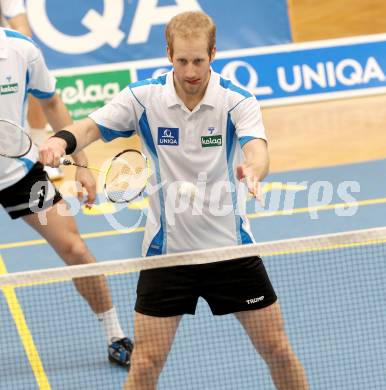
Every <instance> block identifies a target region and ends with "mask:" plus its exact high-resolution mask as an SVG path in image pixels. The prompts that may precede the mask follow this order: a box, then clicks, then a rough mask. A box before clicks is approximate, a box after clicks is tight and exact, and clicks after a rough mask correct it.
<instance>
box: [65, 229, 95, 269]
mask: <svg viewBox="0 0 386 390" xmlns="http://www.w3.org/2000/svg"><path fill="white" fill-rule="evenodd" d="M63 257H64V259H65V261H66V263H67V264H69V265H75V264H87V263H92V262H93V260H92V257H91V256H90V252H89V250H88V248H87V246H86V244H85V243H84V242H83V240H82V239H81V238H80V237H78V236H75V237H71V238H69V239H68V240H67V241H66V243H65V244H64V246H63Z"/></svg>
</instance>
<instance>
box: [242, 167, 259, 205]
mask: <svg viewBox="0 0 386 390" xmlns="http://www.w3.org/2000/svg"><path fill="white" fill-rule="evenodd" d="M236 177H237V179H238V180H240V181H244V182H245V184H246V185H247V188H248V191H249V193H250V194H251V195H252V196H253V197H254V198H256V200H257V201H258V202H259V203H260V205H261V206H262V207H264V198H263V191H262V187H261V182H260V181H259V176H258V171H257V170H256V169H255V167H254V165H253V164H248V163H246V164H240V165H238V166H237V167H236Z"/></svg>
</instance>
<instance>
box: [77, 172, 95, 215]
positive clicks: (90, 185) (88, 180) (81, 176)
mask: <svg viewBox="0 0 386 390" xmlns="http://www.w3.org/2000/svg"><path fill="white" fill-rule="evenodd" d="M75 180H76V181H77V183H80V188H79V187H78V188H77V192H78V194H77V196H78V199H79V201H80V202H82V201H83V189H85V190H86V192H87V200H86V207H88V208H91V205H92V204H93V203H94V202H95V198H96V182H95V179H94V176H93V175H92V173H91V172H90V171H89V170H88V169H84V168H77V169H76V174H75Z"/></svg>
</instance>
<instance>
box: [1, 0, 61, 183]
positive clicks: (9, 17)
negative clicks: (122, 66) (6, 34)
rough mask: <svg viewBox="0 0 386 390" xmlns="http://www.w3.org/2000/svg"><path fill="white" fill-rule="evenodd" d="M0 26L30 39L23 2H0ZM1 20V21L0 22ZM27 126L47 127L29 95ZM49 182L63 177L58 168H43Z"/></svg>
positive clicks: (36, 103)
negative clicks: (0, 15)
mask: <svg viewBox="0 0 386 390" xmlns="http://www.w3.org/2000/svg"><path fill="white" fill-rule="evenodd" d="M0 14H2V15H3V16H4V17H3V18H1V17H0V26H2V27H10V28H12V29H13V30H16V31H19V32H20V33H22V34H24V35H26V36H27V37H29V38H32V31H31V28H30V25H29V22H28V18H27V14H26V9H25V7H24V1H23V0H0ZM1 19H2V20H1ZM28 124H29V126H30V127H31V128H33V129H39V130H40V131H41V129H44V128H45V127H46V126H47V119H46V118H45V116H44V113H43V110H42V108H41V106H40V104H39V101H38V99H36V98H35V97H34V96H32V95H30V96H29V97H28ZM36 135H37V133H36V134H32V137H33V138H34V141H35V142H37V138H38V137H36ZM39 138H40V137H39ZM44 170H45V171H46V172H47V173H48V177H49V178H50V179H51V180H58V179H62V178H63V177H64V172H63V171H62V169H61V168H60V167H57V168H52V167H48V166H46V167H44Z"/></svg>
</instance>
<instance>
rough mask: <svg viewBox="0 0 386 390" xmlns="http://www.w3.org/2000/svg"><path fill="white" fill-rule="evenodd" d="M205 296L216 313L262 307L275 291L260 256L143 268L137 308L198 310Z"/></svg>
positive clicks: (172, 312)
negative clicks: (199, 301)
mask: <svg viewBox="0 0 386 390" xmlns="http://www.w3.org/2000/svg"><path fill="white" fill-rule="evenodd" d="M199 297H202V298H204V299H205V300H206V301H207V302H208V304H209V306H210V308H211V310H212V313H213V314H215V315H223V314H229V313H235V312H239V311H245V310H254V309H261V308H263V307H266V306H269V305H271V304H273V303H274V302H275V301H276V300H277V297H276V294H275V291H274V289H273V287H272V285H271V282H270V280H269V278H268V275H267V272H266V270H265V267H264V264H263V261H262V260H261V259H260V258H259V257H246V258H242V259H237V260H230V261H222V262H219V263H212V264H204V265H187V266H177V267H167V268H160V269H152V270H146V271H141V273H140V276H139V281H138V285H137V302H136V305H135V310H136V311H137V312H139V313H142V314H145V315H149V316H155V317H171V316H177V315H182V314H194V313H195V310H196V305H197V300H198V298H199Z"/></svg>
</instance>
